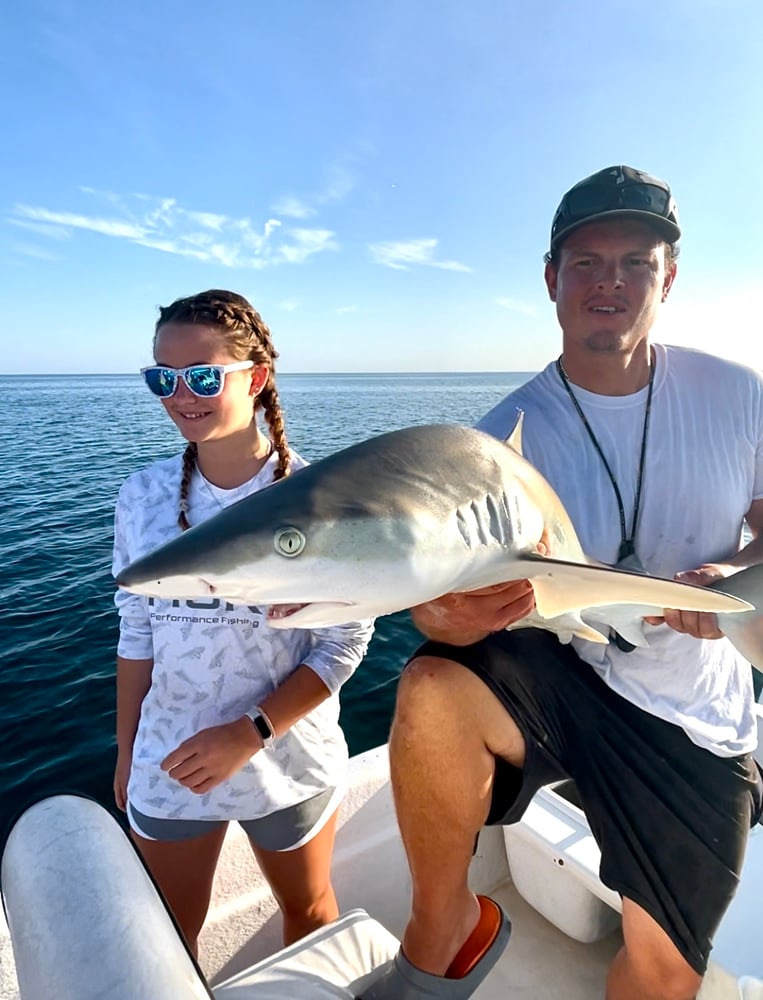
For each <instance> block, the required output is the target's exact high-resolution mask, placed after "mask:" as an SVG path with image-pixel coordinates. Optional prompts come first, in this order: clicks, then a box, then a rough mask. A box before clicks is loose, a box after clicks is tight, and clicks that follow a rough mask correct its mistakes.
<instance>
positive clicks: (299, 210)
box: [270, 196, 317, 219]
mask: <svg viewBox="0 0 763 1000" xmlns="http://www.w3.org/2000/svg"><path fill="white" fill-rule="evenodd" d="M270 208H271V211H273V212H275V214H276V215H285V216H286V217H287V218H289V219H309V218H310V216H311V215H315V214H316V212H317V209H315V208H313V207H312V206H311V205H308V204H307V202H304V201H300V199H299V198H292V197H290V196H288V197H286V198H279V199H278V201H276V202H274V203H273V204H272V205H271V206H270Z"/></svg>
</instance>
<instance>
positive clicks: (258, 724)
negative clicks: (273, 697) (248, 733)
mask: <svg viewBox="0 0 763 1000" xmlns="http://www.w3.org/2000/svg"><path fill="white" fill-rule="evenodd" d="M245 714H246V716H247V717H248V718H249V719H251V720H252V725H253V726H254V728H255V729H256V730H257V732H258V734H259V736H260V739H261V740H262V745H263V747H264V748H267V747H270V746H272V745H273V744H274V743H275V739H276V732H275V729H273V723H272V722H271V721H270V719H269V718H268V717H267V715H266V714H265V713H264V712H263V710H262V709H261V708H260V706H259V705H255V707H254V708H253V709H252V711H251V712H246V713H245Z"/></svg>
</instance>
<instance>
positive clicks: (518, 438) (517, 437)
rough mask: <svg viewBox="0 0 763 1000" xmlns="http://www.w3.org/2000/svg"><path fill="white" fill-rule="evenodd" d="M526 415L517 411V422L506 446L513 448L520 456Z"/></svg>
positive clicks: (522, 411) (521, 411)
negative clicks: (523, 422)
mask: <svg viewBox="0 0 763 1000" xmlns="http://www.w3.org/2000/svg"><path fill="white" fill-rule="evenodd" d="M524 415H525V411H524V410H517V422H516V423H515V424H514V429H513V430H512V432H511V434H509V436H508V437H507V438H506V444H507V445H508V446H509V448H513V449H514V451H515V452H517V454H518V455H521V454H522V420H523V419H524Z"/></svg>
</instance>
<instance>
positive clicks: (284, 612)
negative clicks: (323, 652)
mask: <svg viewBox="0 0 763 1000" xmlns="http://www.w3.org/2000/svg"><path fill="white" fill-rule="evenodd" d="M352 607H354V605H353V604H352V602H351V601H306V602H305V603H303V604H271V605H269V606H268V610H267V622H268V625H271V626H272V627H273V628H290V627H291V626H292V623H293V626H294V628H327V627H328V626H329V625H332V624H335V623H336V611H337V609H339V608H342V609H343V608H352ZM358 617H360V615H358ZM351 618H352V615H349V616H348V617H347V618H345V619H344V620H345V621H349V620H350V619H351Z"/></svg>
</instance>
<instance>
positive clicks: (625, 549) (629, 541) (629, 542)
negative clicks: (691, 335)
mask: <svg viewBox="0 0 763 1000" xmlns="http://www.w3.org/2000/svg"><path fill="white" fill-rule="evenodd" d="M556 369H557V371H558V372H559V378H560V379H561V380H562V385H563V386H564V388H565V389H566V390H567V394H568V395H569V397H570V399H571V400H572V403H573V405H574V407H575V409H576V410H577V412H578V416H579V417H580V419H581V420H582V421H583V426H584V427H585V429H586V431H587V432H588V437H589V438H590V439H591V443H592V444H593V446H594V448H595V449H596V451H597V452H598V455H599V458H600V459H601V460H602V462H603V463H604V468H605V469H606V470H607V475H608V476H609V481H610V482H611V483H612V489H613V490H614V491H615V498H616V500H617V508H618V511H619V513H620V549H619V552H618V556H617V561H618V562H620V561H621V560H622V559H625V558H626V556H630V555H633V553H634V552H635V545H634V542H635V538H636V527H637V524H638V513H639V508H640V507H641V485H642V483H643V480H644V463H645V460H646V439H647V435H648V433H649V415H650V413H651V411H652V389H653V387H654V369H655V365H654V362H652V364H651V365H650V367H649V389H648V392H647V397H646V412H645V413H644V430H643V432H642V434H641V456H640V458H639V465H638V479H637V481H636V498H635V500H634V504H633V523H632V525H631V533H630V536H629V535H627V534H626V530H625V508H624V506H623V498H622V495H621V494H620V489H619V487H618V485H617V480H616V479H615V476H614V473H613V472H612V469H611V468H610V465H609V462H608V461H607V459H606V457H605V455H604V452H603V451H602V450H601V445H600V444H599V442H598V441H597V440H596V435H595V434H594V432H593V430H592V428H591V425H590V424H589V423H588V419H587V418H586V415H585V413H583V409H582V407H581V406H580V403H579V402H578V400H577V398H576V396H575V393H574V392H573V391H572V386H571V385H570V380H569V377H568V375H567V372H566V371H565V370H564V365H563V364H562V357H561V355H560V356H559V357H558V358H557V361H556Z"/></svg>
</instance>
